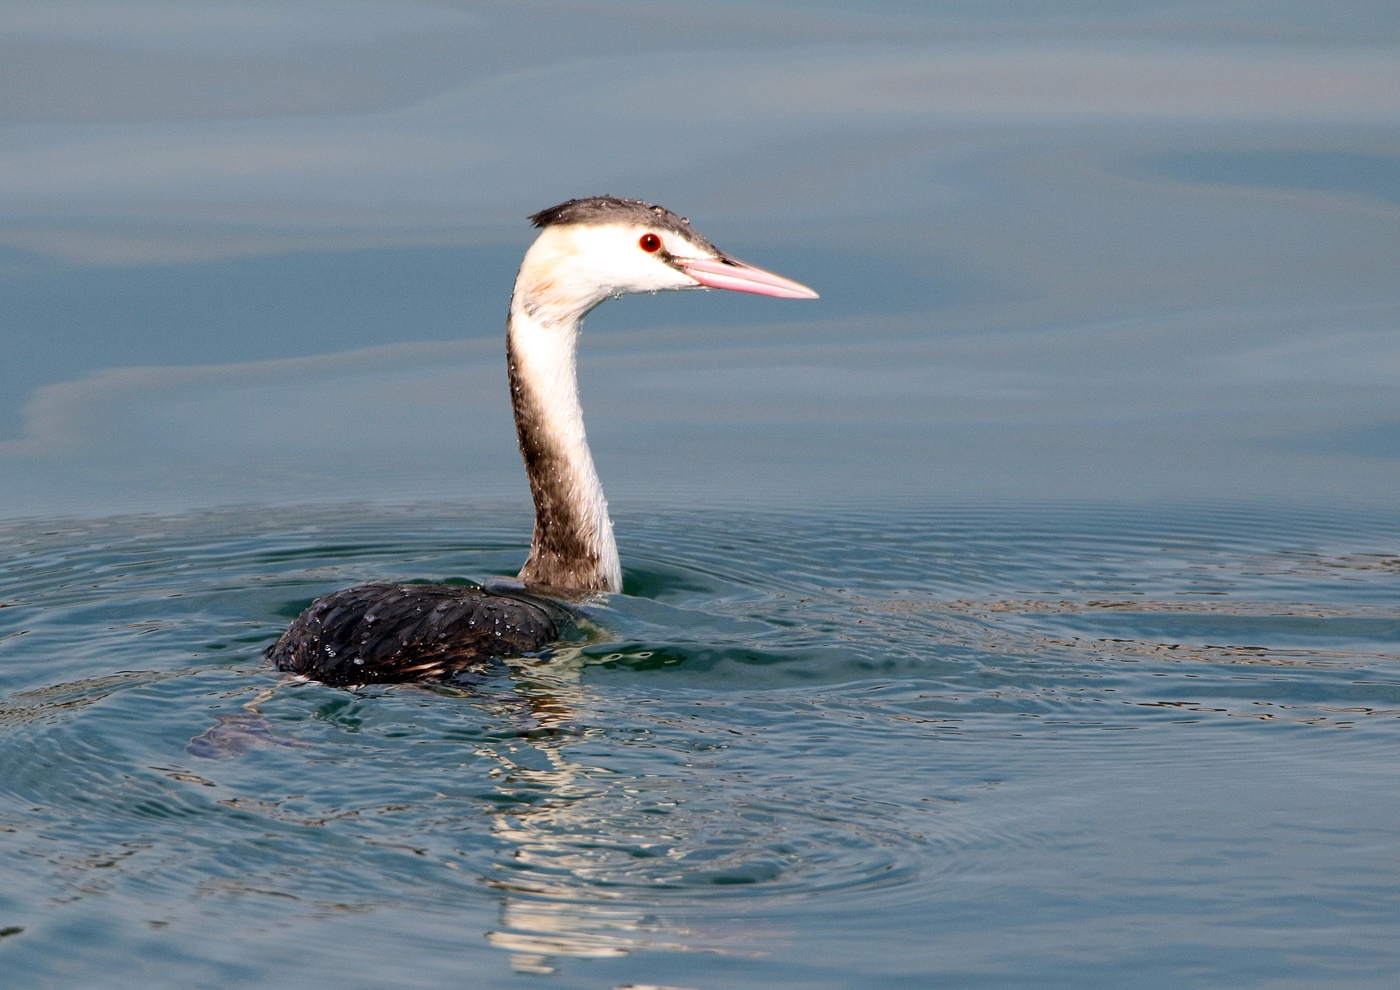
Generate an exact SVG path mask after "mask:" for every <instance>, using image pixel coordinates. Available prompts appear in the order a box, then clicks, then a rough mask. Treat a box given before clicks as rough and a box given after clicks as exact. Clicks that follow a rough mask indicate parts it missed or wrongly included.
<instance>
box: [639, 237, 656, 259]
mask: <svg viewBox="0 0 1400 990" xmlns="http://www.w3.org/2000/svg"><path fill="white" fill-rule="evenodd" d="M637 246H638V247H639V248H641V249H642V250H643V251H645V252H646V253H647V254H655V253H656V252H657V251H660V250H661V238H659V237H657V236H656V235H655V234H643V235H642V239H641V240H639V241H638V242H637Z"/></svg>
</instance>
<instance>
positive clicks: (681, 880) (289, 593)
mask: <svg viewBox="0 0 1400 990" xmlns="http://www.w3.org/2000/svg"><path fill="white" fill-rule="evenodd" d="M618 517H619V519H618V524H619V531H620V534H621V536H622V544H623V547H624V565H625V579H626V587H625V593H624V594H623V595H619V596H613V597H610V598H605V599H602V600H600V601H598V602H596V603H594V604H591V605H589V606H587V607H586V609H585V610H584V611H585V612H586V615H585V616H584V621H581V622H580V623H579V625H578V627H577V628H575V629H573V630H571V631H570V632H569V633H568V636H567V638H566V639H565V640H563V641H562V642H561V643H559V644H558V645H557V646H556V647H555V648H553V649H552V650H551V651H549V652H547V653H546V654H544V655H541V656H537V657H525V658H519V659H512V660H509V661H506V662H502V663H501V664H499V665H496V666H494V667H492V668H491V669H489V670H486V671H483V672H482V673H481V675H480V676H479V677H477V678H476V679H475V681H474V682H473V683H471V684H458V685H439V686H432V687H424V686H414V685H392V686H375V687H370V688H364V689H357V690H346V689H341V688H333V687H327V686H325V685H322V684H317V683H312V682H305V681H297V680H294V679H288V678H287V677H285V675H280V674H278V673H277V672H275V671H274V670H272V669H271V668H270V667H269V666H267V665H266V664H265V662H264V661H263V660H262V651H263V650H264V648H265V647H266V646H267V645H268V643H269V642H271V641H272V639H273V638H275V637H276V636H277V635H278V634H279V632H280V631H281V629H282V628H284V627H285V625H286V623H287V622H288V621H289V619H290V618H291V617H292V616H294V615H296V614H297V613H298V612H300V611H301V609H303V608H304V607H305V606H306V605H307V604H308V603H309V602H310V600H311V599H312V598H314V597H316V596H318V595H320V594H322V593H324V592H326V591H329V590H332V589H334V588H337V587H341V586H343V585H346V584H353V583H355V582H357V581H361V580H371V579H389V580H413V579H421V580H433V581H440V580H445V579H458V580H460V579H470V580H478V581H479V580H482V579H485V578H488V577H490V576H492V575H495V574H508V573H512V572H513V569H514V567H515V566H518V563H519V559H520V556H521V554H522V552H523V544H524V541H523V537H522V534H526V533H528V519H527V518H526V517H525V515H524V514H523V512H522V511H520V510H519V509H517V508H510V509H506V508H490V507H487V508H483V507H480V506H417V507H411V508H406V509H400V510H386V509H373V510H371V509H347V508H345V507H326V508H311V509H298V510H291V509H288V510H280V511H268V510H265V509H260V510H256V511H251V510H250V511H233V510H231V511H227V512H218V513H201V514H190V515H183V516H169V517H159V518H155V517H128V518H113V519H106V520H96V521H53V520H48V521H43V522H14V523H6V524H4V525H3V528H2V532H3V540H0V547H2V548H3V549H2V550H0V553H3V564H4V566H3V578H2V579H0V580H2V581H3V584H0V605H3V606H4V607H0V733H2V734H3V735H0V738H2V739H3V743H4V747H5V752H6V758H5V760H3V761H0V856H3V860H4V862H5V864H6V865H5V871H6V876H7V883H6V885H5V889H4V890H3V891H0V931H3V933H4V937H3V938H0V955H3V959H0V962H3V965H4V969H5V972H6V973H7V975H9V976H10V977H11V979H13V980H15V981H16V985H24V986H44V985H79V984H81V985H92V986H116V985H123V984H129V983H130V982H131V981H133V980H136V979H140V980H141V981H142V982H143V983H144V984H146V985H149V986H153V987H154V986H172V987H173V986H188V985H192V984H200V983H217V984H219V985H223V986H239V985H256V984H266V983H267V982H269V981H274V980H275V981H277V982H283V981H292V980H295V982H297V983H298V984H299V985H306V986H332V985H335V986H345V985H402V984H403V982H404V979H405V974H406V973H408V972H410V970H411V977H412V981H413V982H414V985H425V986H428V985H445V984H447V983H449V982H453V981H456V982H461V981H462V980H464V979H467V978H470V982H471V983H472V984H473V985H475V986H484V987H489V986H507V985H512V986H513V985H519V983H518V981H519V974H520V973H521V972H526V973H552V974H553V975H552V976H551V977H550V980H551V982H550V984H549V985H551V986H559V987H571V986H578V987H597V986H623V985H629V984H653V985H666V986H687V987H715V986H722V985H738V984H743V985H751V986H802V987H847V986H852V985H857V984H861V985H874V984H876V983H878V984H879V985H881V986H909V987H915V986H918V987H922V986H928V985H930V984H932V983H939V984H944V983H948V984H957V985H970V984H974V983H976V984H989V985H997V986H1037V987H1046V986H1065V987H1069V986H1083V985H1086V984H1094V985H1114V986H1148V985H1166V984H1170V985H1191V984H1211V985H1220V984H1228V983H1236V982H1245V983H1251V984H1254V985H1259V984H1261V983H1269V985H1279V986H1286V985H1300V986H1301V985H1317V984H1319V983H1322V982H1329V983H1341V984H1344V985H1347V986H1377V987H1379V986H1385V985H1388V983H1389V980H1390V979H1391V978H1393V975H1394V973H1395V972H1396V971H1397V969H1400V950H1397V949H1396V947H1395V946H1396V944H1397V943H1396V941H1395V937H1394V936H1395V934H1396V923H1395V918H1396V917H1398V916H1400V885H1397V884H1396V883H1395V882H1394V875H1393V869H1392V868H1391V864H1392V863H1393V860H1394V855H1395V853H1396V851H1397V848H1400V831H1398V830H1397V829H1396V828H1395V825H1394V823H1395V821H1397V820H1400V797H1397V795H1400V787H1397V786H1396V785H1397V783H1400V781H1397V778H1400V732H1397V718H1400V667H1398V666H1397V659H1398V657H1400V616H1397V612H1396V605H1395V603H1396V601H1397V600H1400V595H1397V592H1400V545H1397V543H1396V541H1395V540H1394V538H1393V534H1394V533H1395V532H1397V528H1396V526H1395V523H1396V522H1397V520H1396V519H1395V517H1394V516H1393V515H1386V514H1384V513H1369V514H1368V513H1363V512H1355V513H1330V514H1323V513H1317V512H1305V511H1301V510H1287V509H1269V510H1265V509H1251V510H1245V509H1239V508H1229V507H1216V508H1201V507H1197V508H1156V509H1153V508H1136V509H1130V508H1116V509H1114V508H1104V507H1064V508H1059V509H1049V508H1035V509H1031V508H1025V507H1018V506H1015V505H1006V506H1000V507H981V508H968V507H956V506H945V507H935V508H928V507H925V508H912V507H906V508H897V507H895V508H887V509H884V510H881V511H873V510H872V511H859V510H849V511H840V510H838V511H832V512H828V513H822V514H814V513H806V514H800V513H780V512H765V511H759V510H742V509H735V510H727V511H723V512H705V513H698V512H686V511H683V510H680V509H676V510H670V511H662V512H657V511H652V512H645V513H641V512H635V511H633V512H629V511H627V509H626V507H625V506H624V507H623V509H622V511H621V512H619V513H618ZM229 534H236V535H229ZM153 960H154V961H156V962H157V963H158V964H159V965H153ZM350 973H353V974H354V979H359V980H361V981H362V983H361V984H354V981H353V979H350V978H349V977H348V976H347V974H350ZM347 981H348V982H347ZM1270 981H1272V982H1271V983H1270Z"/></svg>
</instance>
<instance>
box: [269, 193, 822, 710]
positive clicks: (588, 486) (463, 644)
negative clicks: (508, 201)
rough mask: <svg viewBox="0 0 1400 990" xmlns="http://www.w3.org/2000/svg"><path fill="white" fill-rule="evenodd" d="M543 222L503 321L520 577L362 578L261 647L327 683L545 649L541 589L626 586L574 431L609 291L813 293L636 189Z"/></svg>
mask: <svg viewBox="0 0 1400 990" xmlns="http://www.w3.org/2000/svg"><path fill="white" fill-rule="evenodd" d="M530 221H531V222H532V223H533V224H534V225H535V226H536V227H538V228H540V234H539V237H537V238H536V239H535V243H534V244H533V245H531V247H530V249H529V251H527V252H526V253H525V260H524V261H523V262H522V263H521V265H520V272H519V274H518V275H517V276H516V278H515V292H514V293H513V294H512V296H511V300H510V316H509V318H508V320H507V324H506V357H507V361H508V365H509V374H510V397H511V405H512V406H513V407H514V411H515V428H516V433H517V434H518V436H519V439H520V453H521V454H522V455H523V457H524V458H525V472H526V474H527V475H529V478H530V492H531V494H532V495H533V496H534V501H535V533H534V539H533V540H532V541H531V544H530V556H529V558H528V559H527V560H526V561H525V566H524V567H523V568H521V571H520V576H519V580H520V582H521V584H522V587H521V588H520V589H519V590H516V589H514V588H507V589H499V590H498V589H495V588H493V589H492V590H489V591H488V590H485V589H480V588H473V587H466V586H453V585H429V584H366V585H359V586H357V587H354V588H348V589H346V590H344V591H337V592H334V593H332V594H330V595H327V596H326V597H324V598H320V599H318V600H317V601H315V602H313V603H312V605H311V606H310V607H309V608H308V609H307V610H306V611H305V612H303V613H302V614H301V616H299V617H298V618H297V619H296V621H295V622H293V623H292V625H291V626H290V628H288V629H287V631H286V632H285V633H283V634H282V636H281V638H280V639H278V640H277V642H276V643H274V644H272V646H270V647H269V648H268V650H267V656H268V658H269V659H271V660H272V662H273V663H275V664H276V665H277V667H278V668H280V669H282V670H286V671H291V672H293V673H297V674H302V675H304V676H306V677H310V678H314V679H315V680H319V681H323V682H325V683H327V684H337V685H349V684H368V683H373V682H382V681H408V680H424V679H431V678H441V677H449V676H452V675H453V674H455V673H457V672H459V671H462V670H464V669H467V668H469V667H471V666H473V665H474V664H476V663H478V662H480V661H483V660H487V659H490V658H492V657H501V656H513V655H519V654H523V653H531V652H534V651H536V650H539V649H542V648H543V647H544V646H546V645H547V644H548V643H550V642H552V641H553V640H556V639H558V638H559V630H560V627H561V625H562V624H563V623H565V622H567V619H568V616H569V613H568V611H567V610H566V609H564V608H563V607H561V606H559V605H557V604H555V603H554V602H551V601H550V600H549V599H548V598H547V597H541V596H548V595H550V594H551V593H554V594H569V593H573V594H574V597H577V593H579V592H595V591H609V592H616V591H621V590H622V566H621V564H620V563H619V561H618V557H617V543H616V542H615V541H614V539H613V529H612V520H610V519H609V518H608V505H607V501H606V500H605V499H604V498H603V487H602V485H601V484H600V483H599V481H598V472H597V471H596V470H595V469H594V467H593V456H592V454H590V453H589V450H588V440H587V439H586V437H585V436H584V431H583V410H582V409H581V408H580V407H579V401H578V374H577V359H576V353H577V344H578V331H579V327H580V326H581V325H582V323H583V318H584V317H585V316H587V315H588V313H589V312H590V311H592V310H593V308H594V307H596V306H597V305H598V304H599V303H601V302H603V301H604V300H605V299H607V298H608V297H610V296H621V295H622V294H623V293H626V292H657V291H660V290H662V289H698V288H712V289H733V290H735V291H738V292H754V293H757V294H759V295H764V296H779V297H781V298H784V299H815V298H817V294H816V293H815V292H813V291H812V290H811V289H809V288H807V287H806V286H805V285H800V284H798V283H797V282H793V281H790V280H789V279H785V278H783V277H782V276H780V275H775V274H773V273H772V272H768V271H764V270H763V269H762V268H756V267H754V266H753V265H748V264H745V263H744V262H742V261H738V260H736V259H734V258H731V257H729V256H728V255H726V254H725V253H724V252H723V251H721V250H719V248H717V247H715V246H714V245H713V244H711V243H710V242H709V241H708V240H706V239H705V238H704V237H702V236H701V235H700V234H699V233H697V232H696V231H695V229H694V228H693V227H691V226H690V223H689V222H688V221H686V220H685V219H684V218H682V217H678V216H676V214H674V213H672V212H671V211H670V210H667V209H664V208H663V207H660V206H652V205H650V204H648V203H643V202H641V201H639V200H633V199H618V198H616V197H613V196H595V197H592V198H590V199H571V200H569V201H568V202H567V203H561V204H559V205H558V206H553V207H550V208H549V209H547V210H542V211H541V212H539V213H536V214H535V215H534V216H532V217H530Z"/></svg>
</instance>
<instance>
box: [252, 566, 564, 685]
mask: <svg viewBox="0 0 1400 990" xmlns="http://www.w3.org/2000/svg"><path fill="white" fill-rule="evenodd" d="M568 619H569V616H568V613H566V612H565V611H564V609H563V608H561V607H560V606H557V605H554V604H553V603H551V602H547V601H545V600H543V599H539V598H534V597H532V596H530V595H527V594H524V593H521V594H519V595H515V594H501V593H498V592H488V591H484V590H482V589H481V588H477V587H472V586H467V585H432V584H364V585H360V586H359V587H355V588H347V589H345V590H344V591H337V592H333V593H332V594H329V595H327V596H326V597H324V598H320V599H317V600H316V601H315V602H313V603H312V605H311V607H310V608H308V609H307V610H306V611H305V612H303V613H302V614H301V616H300V617H298V618H297V620H296V621H295V622H293V623H292V625H291V627H290V628H289V629H288V630H287V631H286V632H285V633H283V634H282V637H281V638H280V639H278V640H277V642H275V643H273V644H272V645H271V646H270V647H268V650H267V656H268V659H269V660H271V661H272V662H273V663H274V664H276V665H277V667H278V669H280V670H285V671H290V672H291V673H295V674H303V675H305V676H306V677H310V678H314V679H315V680H318V681H321V682H323V683H325V684H332V685H342V686H343V685H351V684H374V683H383V682H393V681H416V680H428V679H433V678H450V677H453V676H455V675H458V674H461V673H464V672H468V671H470V670H471V669H472V668H475V667H479V666H481V665H483V664H484V663H485V662H486V661H489V660H491V659H493V658H496V657H509V656H520V655H522V654H527V653H535V652H537V651H539V650H541V649H543V648H544V647H545V646H547V645H548V644H549V643H551V642H553V641H554V640H556V639H558V638H559V637H560V632H561V629H562V628H564V627H565V626H567V624H568Z"/></svg>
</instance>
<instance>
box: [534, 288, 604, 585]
mask: <svg viewBox="0 0 1400 990" xmlns="http://www.w3.org/2000/svg"><path fill="white" fill-rule="evenodd" d="M549 302H550V300H549V294H548V293H547V292H540V291H536V285H535V284H534V283H532V281H531V280H530V279H529V278H528V277H527V273H526V271H525V270H523V269H522V271H521V276H520V278H519V279H517V281H516V289H515V295H514V297H513V298H512V299H511V307H510V321H509V325H508V328H507V333H506V353H507V358H508V361H509V365H510V397H511V404H512V406H513V407H514V409H515V429H516V433H517V434H518V435H519V437H520V453H521V454H522V455H523V456H524V458H525V473H526V474H528V475H529V477H530V493H531V494H532V495H533V496H534V500H535V535H534V539H533V541H532V542H531V545H530V556H529V559H527V560H526V561H525V566H524V568H522V569H521V571H520V580H521V581H524V582H525V583H526V584H531V585H546V586H549V587H553V588H569V589H575V590H581V591H621V590H622V565H621V564H620V562H619V561H618V557H617V543H616V542H615V540H614V539H613V530H612V521H611V520H610V519H609V518H608V503H607V501H606V500H605V499H604V498H603V486H602V484H601V483H600V482H599V481H598V472H597V470H596V469H595V468H594V466H593V455H592V454H591V453H589V450H588V439H587V438H586V437H585V436H584V432H583V410H582V408H580V406H579V401H578V371H577V361H576V357H575V352H576V346H577V341H578V328H579V325H580V323H581V322H582V320H583V314H584V313H585V312H587V310H586V309H584V310H583V311H582V312H579V311H577V310H576V309H575V308H573V307H556V306H551V305H549Z"/></svg>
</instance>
